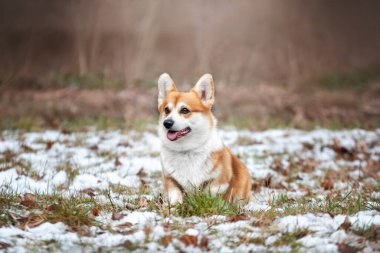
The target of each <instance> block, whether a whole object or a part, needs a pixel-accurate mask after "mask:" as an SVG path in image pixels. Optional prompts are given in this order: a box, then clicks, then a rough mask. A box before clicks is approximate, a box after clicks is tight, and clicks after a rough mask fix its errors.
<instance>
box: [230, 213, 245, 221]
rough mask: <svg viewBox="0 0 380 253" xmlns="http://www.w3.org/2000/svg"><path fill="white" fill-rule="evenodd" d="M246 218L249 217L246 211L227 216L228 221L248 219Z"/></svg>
mask: <svg viewBox="0 0 380 253" xmlns="http://www.w3.org/2000/svg"><path fill="white" fill-rule="evenodd" d="M248 219H249V216H248V215H247V214H246V213H241V214H236V215H231V216H229V217H228V221H229V222H237V221H240V220H248Z"/></svg>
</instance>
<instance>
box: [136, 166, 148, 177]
mask: <svg viewBox="0 0 380 253" xmlns="http://www.w3.org/2000/svg"><path fill="white" fill-rule="evenodd" d="M146 175H147V174H146V173H145V171H144V168H141V169H140V170H139V172H137V176H139V177H145V176H146Z"/></svg>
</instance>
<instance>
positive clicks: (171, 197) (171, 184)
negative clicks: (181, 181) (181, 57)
mask: <svg viewBox="0 0 380 253" xmlns="http://www.w3.org/2000/svg"><path fill="white" fill-rule="evenodd" d="M164 192H165V196H166V197H167V200H168V202H169V203H170V204H171V205H172V204H176V203H182V200H183V192H182V190H181V189H180V188H179V186H178V183H177V182H176V181H174V179H172V178H171V177H169V176H166V175H164Z"/></svg>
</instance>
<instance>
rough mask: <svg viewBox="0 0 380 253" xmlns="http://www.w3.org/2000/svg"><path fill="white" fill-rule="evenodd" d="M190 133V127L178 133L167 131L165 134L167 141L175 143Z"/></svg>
mask: <svg viewBox="0 0 380 253" xmlns="http://www.w3.org/2000/svg"><path fill="white" fill-rule="evenodd" d="M190 131H191V128H190V127H186V128H184V129H182V130H179V131H171V130H169V131H168V134H167V137H168V139H169V140H171V141H175V140H177V139H178V138H181V137H183V136H185V135H186V134H188V133H190Z"/></svg>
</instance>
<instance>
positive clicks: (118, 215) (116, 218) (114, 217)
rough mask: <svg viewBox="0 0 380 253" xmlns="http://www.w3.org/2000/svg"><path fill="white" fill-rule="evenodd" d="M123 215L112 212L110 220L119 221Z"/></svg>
mask: <svg viewBox="0 0 380 253" xmlns="http://www.w3.org/2000/svg"><path fill="white" fill-rule="evenodd" d="M123 217H124V215H123V214H121V213H118V212H112V220H121V218H123Z"/></svg>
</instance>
